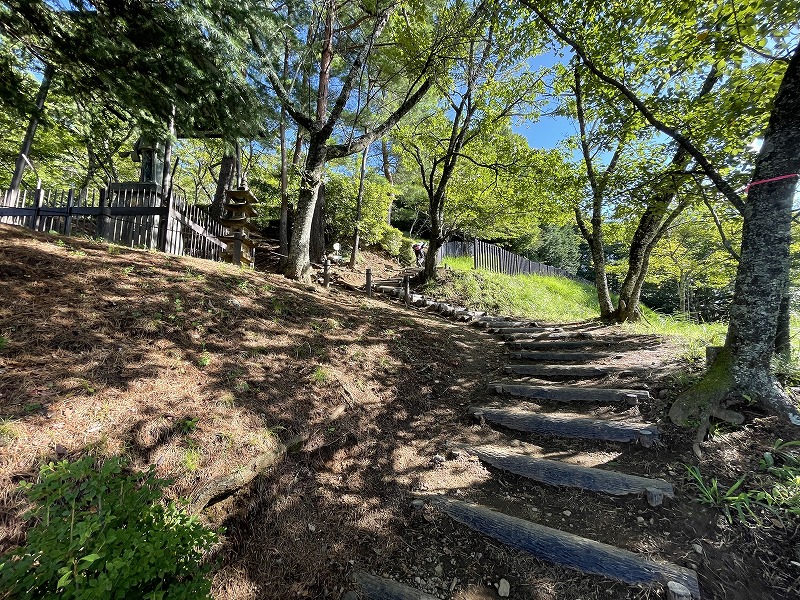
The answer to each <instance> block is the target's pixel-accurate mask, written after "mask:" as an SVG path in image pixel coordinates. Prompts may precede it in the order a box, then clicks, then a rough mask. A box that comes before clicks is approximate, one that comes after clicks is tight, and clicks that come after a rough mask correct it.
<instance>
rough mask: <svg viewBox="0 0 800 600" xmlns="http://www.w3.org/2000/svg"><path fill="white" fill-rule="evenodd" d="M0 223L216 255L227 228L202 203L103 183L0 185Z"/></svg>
mask: <svg viewBox="0 0 800 600" xmlns="http://www.w3.org/2000/svg"><path fill="white" fill-rule="evenodd" d="M0 223H8V224H11V225H20V226H23V227H29V228H31V229H33V230H35V231H56V232H58V233H60V234H63V235H85V236H89V237H96V238H102V239H104V240H106V241H108V242H111V243H114V244H119V245H122V246H130V247H141V248H150V249H154V248H157V249H159V250H161V251H163V252H167V253H169V254H176V255H179V256H181V255H187V256H194V257H197V258H207V259H211V260H220V257H221V255H222V251H223V250H224V249H225V243H224V242H222V241H221V240H220V239H219V238H220V237H221V236H222V235H224V234H225V228H224V227H223V226H222V225H220V224H219V223H218V222H216V221H214V220H212V219H211V217H210V216H209V215H208V213H207V212H205V211H204V210H203V208H201V207H198V206H190V205H188V204H186V201H185V200H184V199H183V198H181V197H179V196H173V197H172V198H171V200H170V202H169V203H168V204H167V203H163V202H162V198H161V194H160V193H159V192H158V191H157V190H156V189H155V188H154V187H153V186H148V185H139V186H135V185H134V186H128V185H126V186H124V187H123V186H121V185H112V186H110V187H109V188H107V189H84V190H79V191H76V190H61V191H55V190H44V189H37V190H33V191H28V190H20V191H18V192H11V191H10V190H5V191H0Z"/></svg>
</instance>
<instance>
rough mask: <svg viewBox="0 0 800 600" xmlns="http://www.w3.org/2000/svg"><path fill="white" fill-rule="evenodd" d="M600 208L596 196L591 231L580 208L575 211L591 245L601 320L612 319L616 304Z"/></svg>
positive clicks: (585, 236) (590, 250) (581, 228)
mask: <svg viewBox="0 0 800 600" xmlns="http://www.w3.org/2000/svg"><path fill="white" fill-rule="evenodd" d="M600 208H601V206H600V202H599V199H598V197H597V195H596V194H595V198H594V208H593V209H592V229H591V231H590V230H589V228H588V227H586V223H585V222H584V220H583V216H582V215H581V210H580V209H579V208H576V209H575V221H576V222H577V224H578V229H580V232H581V235H583V239H585V240H586V243H587V244H588V245H589V253H590V255H591V257H592V266H593V267H594V286H595V289H596V290H597V301H598V303H599V305H600V318H601V319H610V318H611V317H612V315H613V314H614V304H613V303H612V302H611V292H610V291H609V289H608V276H607V275H606V255H605V250H604V248H603V219H602V215H601V211H600Z"/></svg>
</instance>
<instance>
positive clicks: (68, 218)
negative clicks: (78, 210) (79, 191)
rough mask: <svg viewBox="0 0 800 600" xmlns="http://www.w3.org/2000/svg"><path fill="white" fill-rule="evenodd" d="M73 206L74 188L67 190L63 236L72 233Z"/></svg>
mask: <svg viewBox="0 0 800 600" xmlns="http://www.w3.org/2000/svg"><path fill="white" fill-rule="evenodd" d="M74 206H75V188H69V192H67V214H66V215H65V216H64V235H69V234H70V232H71V231H72V208H73V207H74Z"/></svg>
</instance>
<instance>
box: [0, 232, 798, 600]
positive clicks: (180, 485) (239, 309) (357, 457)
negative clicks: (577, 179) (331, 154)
mask: <svg viewBox="0 0 800 600" xmlns="http://www.w3.org/2000/svg"><path fill="white" fill-rule="evenodd" d="M0 336H2V338H3V339H4V340H5V345H4V346H0V418H2V419H3V421H2V422H1V423H2V428H0V550H4V549H7V548H8V547H10V546H12V545H14V544H17V543H19V542H20V541H22V539H24V530H23V528H22V522H21V520H20V515H21V512H22V511H23V510H24V505H23V502H22V498H21V496H20V494H19V493H18V492H17V491H16V487H15V484H16V483H17V482H18V481H20V480H22V479H30V478H32V477H34V476H35V473H36V471H37V466H38V464H40V462H41V461H43V460H49V459H55V458H59V457H75V456H78V455H80V454H82V453H85V452H92V453H95V454H98V455H111V454H124V455H126V456H128V457H130V459H131V460H132V461H133V464H134V465H135V466H136V467H139V468H143V467H145V466H146V465H148V464H156V465H157V466H158V472H159V474H160V475H162V476H166V477H170V478H173V479H174V480H175V483H174V484H173V486H172V487H171V488H170V494H171V495H172V496H174V497H178V496H191V495H192V494H193V493H195V492H196V491H197V490H198V489H199V488H200V487H201V486H202V485H203V484H204V483H205V482H206V481H208V480H209V479H210V478H212V477H215V476H217V475H220V474H226V473H230V472H231V471H233V470H235V469H236V468H238V467H239V466H240V465H242V464H245V463H246V462H247V461H248V460H250V459H252V458H253V457H255V456H257V455H258V454H260V453H262V452H264V451H266V450H268V449H270V448H272V447H274V446H275V445H276V442H277V441H278V440H284V441H285V440H287V439H290V438H291V437H292V436H294V435H296V434H298V433H307V434H308V436H309V438H308V442H307V443H306V444H305V445H304V446H303V447H302V448H301V449H300V450H299V451H297V452H295V453H293V454H291V455H290V456H289V457H288V458H287V460H286V461H284V462H283V463H282V464H280V465H279V466H278V467H277V468H275V469H273V470H272V471H271V472H270V473H269V475H268V476H266V477H262V478H260V479H258V480H256V482H255V484H254V485H253V486H252V487H251V488H249V489H248V490H246V491H245V492H244V493H242V494H239V495H236V496H233V497H231V498H229V499H228V500H225V501H223V502H222V503H219V504H217V505H215V506H214V507H212V508H211V509H209V510H208V511H207V513H206V518H207V519H208V520H209V521H210V522H211V523H212V524H214V525H222V526H224V527H225V528H226V534H225V535H224V536H223V540H222V542H221V544H220V546H219V548H217V550H216V552H215V557H214V558H215V559H216V560H217V561H218V563H219V568H218V569H217V570H216V572H215V579H214V595H215V597H216V598H224V599H234V598H236V599H245V598H247V599H250V598H303V597H308V598H340V597H341V596H342V594H343V593H344V592H346V591H347V590H348V589H350V587H351V583H350V579H349V576H350V573H351V571H352V570H353V569H354V568H360V569H365V570H367V571H372V572H375V573H378V574H387V575H391V576H392V577H394V578H397V579H400V580H402V581H404V582H406V583H409V584H411V585H416V586H418V587H426V588H428V589H435V590H436V593H437V594H438V595H439V596H440V597H452V598H461V599H463V600H476V599H478V598H493V597H497V596H496V592H495V590H494V586H495V585H496V584H497V583H498V581H499V580H500V578H504V579H506V580H508V581H510V582H511V597H512V598H533V599H536V600H551V599H556V598H557V599H565V600H566V599H575V598H583V599H584V600H587V599H590V598H597V599H599V598H631V599H633V598H655V597H658V591H657V590H644V589H636V588H629V587H628V586H626V585H623V584H619V583H616V582H613V581H609V580H606V579H603V578H600V577H589V576H582V575H580V574H577V573H575V572H573V571H568V570H565V569H560V568H557V567H553V566H550V565H547V564H543V563H539V562H537V561H535V560H532V559H529V558H527V557H525V556H523V555H521V554H520V553H517V552H513V551H510V550H507V549H505V548H503V547H501V546H500V545H499V544H497V543H495V542H492V541H490V540H488V539H484V538H481V537H480V536H477V535H476V534H474V533H472V532H470V531H469V530H467V529H466V528H464V527H462V526H460V525H456V524H453V523H451V522H450V521H449V520H448V519H446V518H442V517H441V515H438V514H436V513H435V512H434V511H431V510H429V509H428V508H427V507H426V508H424V509H417V508H414V507H413V506H412V500H413V499H414V498H415V497H416V496H424V495H425V494H427V493H432V492H445V493H450V494H454V495H464V496H465V497H476V496H478V497H479V496H481V495H487V496H488V495H490V494H491V495H492V496H499V495H503V496H504V497H506V498H507V500H508V502H509V503H513V504H514V505H515V506H517V507H520V506H523V507H524V506H527V507H529V509H530V511H529V512H531V514H533V513H534V512H535V513H537V514H538V518H539V519H541V520H542V521H543V522H548V521H552V522H558V523H559V526H563V527H567V528H570V527H571V528H573V529H575V530H579V531H584V532H587V533H594V534H596V536H598V537H602V536H603V535H605V534H606V533H609V531H610V530H611V532H612V533H614V531H616V533H614V535H615V536H616V537H619V538H620V540H619V543H620V544H621V545H624V546H625V547H628V548H630V549H634V550H637V551H647V552H649V553H652V555H653V556H654V557H663V558H665V559H668V560H672V561H676V562H682V563H683V562H686V561H693V562H699V563H701V565H700V569H701V577H702V579H701V583H702V585H703V587H704V591H705V592H706V594H707V596H706V597H714V598H725V597H731V598H739V597H748V596H742V595H735V594H734V595H727V594H726V590H732V589H741V590H748V589H749V590H751V591H752V593H753V594H755V595H752V594H751V595H750V597H758V598H776V599H777V598H784V597H786V598H788V597H792V596H791V594H792V593H793V592H792V589H793V588H792V586H795V588H794V589H797V587H796V586H797V585H798V580H797V579H794V580H793V579H792V577H793V576H794V575H792V571H791V569H790V568H788V567H787V564H786V563H787V562H788V560H789V559H790V558H789V557H791V555H792V552H793V551H794V550H793V548H794V544H797V541H798V540H797V532H796V531H795V530H789V529H788V528H785V529H780V530H778V529H777V525H776V526H775V527H776V529H775V532H773V533H775V537H774V539H773V538H772V537H770V538H764V537H763V536H762V537H761V538H759V537H756V536H750V535H748V534H746V533H741V532H740V531H739V530H733V529H731V528H729V527H727V526H726V525H725V524H724V523H720V522H719V519H718V518H717V513H716V512H714V511H710V510H707V509H704V508H702V507H700V506H698V505H697V504H696V503H692V502H691V497H692V495H691V494H692V492H691V489H690V488H689V486H688V484H686V482H685V479H684V478H683V471H682V469H683V467H682V466H681V462H688V461H690V460H691V457H690V455H689V453H688V449H689V447H690V443H689V440H690V436H687V435H684V434H682V433H681V432H677V431H672V430H669V431H668V432H667V433H666V435H665V436H664V439H665V443H666V446H665V447H664V448H660V449H657V450H656V451H655V452H656V454H655V456H656V458H657V459H658V460H654V461H653V462H652V464H637V465H635V466H636V467H637V469H638V468H642V469H644V470H647V469H650V470H652V471H653V474H654V475H662V474H663V475H665V476H668V477H669V478H670V479H671V480H673V481H674V482H675V483H676V486H677V487H678V488H679V491H680V492H681V495H680V497H681V498H683V499H682V500H680V501H679V502H676V503H674V504H673V505H671V506H669V507H666V508H665V509H664V510H662V511H661V512H656V511H653V510H650V509H649V508H646V507H645V506H646V505H644V503H643V501H641V500H638V499H632V500H630V501H626V502H625V503H623V504H622V505H620V504H618V503H617V502H616V501H614V500H612V499H611V498H606V497H603V496H598V495H593V494H590V493H587V492H575V491H571V490H558V489H555V490H554V489H552V488H548V487H546V486H542V485H536V484H531V483H529V482H525V481H523V480H522V479H521V478H518V477H516V476H512V475H502V476H500V477H497V472H490V470H488V469H487V468H486V467H484V466H482V465H481V464H480V463H479V462H478V461H477V460H476V459H474V458H470V457H468V456H466V455H463V454H456V453H451V452H448V444H449V443H451V442H452V441H460V442H470V441H472V440H475V439H479V438H480V439H483V440H485V439H486V436H487V433H488V434H491V431H490V430H487V429H486V428H485V426H481V425H480V424H477V423H475V422H474V420H472V419H471V418H470V417H469V416H468V414H467V408H468V407H469V406H470V405H472V404H476V403H479V402H483V401H485V400H486V391H485V390H486V384H487V382H488V381H490V380H493V379H496V378H498V376H499V374H500V365H501V352H502V346H501V344H499V343H498V342H497V340H496V339H493V338H492V337H491V336H490V335H489V334H486V333H483V332H480V331H477V330H475V329H472V328H467V327H465V326H463V325H458V324H454V323H450V322H447V321H444V320H442V319H440V318H437V317H434V316H428V315H426V314H424V313H420V312H415V311H406V310H404V309H403V308H401V307H399V306H398V305H396V304H391V303H389V302H387V301H385V300H381V299H374V300H367V299H366V298H364V297H363V296H359V295H355V294H350V293H347V292H344V291H337V290H335V289H332V290H331V291H329V292H325V291H323V290H321V289H320V288H319V287H309V286H303V285H295V284H293V283H291V282H288V281H287V280H286V279H284V278H282V277H280V276H275V275H269V274H264V273H253V272H245V271H240V270H238V269H236V268H233V267H231V266H228V265H222V264H217V263H211V262H207V261H201V260H194V259H186V258H180V259H179V258H175V257H170V256H165V255H162V254H157V253H149V252H146V251H141V250H130V249H124V248H119V247H114V246H109V245H108V244H105V243H95V242H92V241H83V240H77V239H74V238H63V239H62V238H59V237H58V236H47V235H39V234H32V233H30V232H28V231H26V230H22V229H17V228H12V227H9V226H0ZM656 360H657V361H660V362H659V365H656V366H659V367H661V366H663V367H664V369H666V370H669V369H668V364H669V362H670V358H669V356H667V355H660V356H658V357H656V358H653V361H656ZM653 361H651V362H653ZM653 364H654V365H655V362H653ZM662 375H663V373H662ZM662 404H663V403H662ZM341 408H343V409H344V412H343V414H342V415H341V416H340V417H339V418H338V419H337V420H336V421H334V422H333V423H330V424H327V423H326V421H327V419H328V418H329V415H331V414H332V413H335V412H338V411H339V410H340V409H341ZM662 408H663V406H661V405H654V406H649V407H643V410H649V411H652V412H651V414H650V415H649V416H651V417H653V418H656V419H657V418H658V414H657V413H658V411H659V410H661V409H662ZM760 423H761V424H759V425H757V426H756V428H761V429H769V427H768V425H769V423H766V425H765V423H764V421H763V420H762V421H761V422H760ZM759 431H760V429H759ZM773 433H774V432H773V431H772V430H771V429H770V430H769V431H767V432H765V433H764V434H763V435H756V436H753V437H752V440H753V441H750V440H749V439H748V441H744V440H740V439H737V438H729V439H732V440H733V441H732V442H730V443H727V442H725V441H724V440H723V442H719V443H717V444H716V445H713V446H712V447H710V448H709V455H708V456H709V458H708V460H709V461H710V462H709V465H710V464H712V463H713V464H714V465H717V466H719V465H723V464H727V465H728V466H727V468H728V469H729V470H730V476H731V477H733V475H734V474H735V473H736V472H737V470H739V469H741V468H742V465H745V466H746V467H748V468H750V467H752V468H755V466H754V463H756V462H757V460H758V457H759V456H760V452H761V451H762V450H763V447H764V445H765V444H768V443H769V440H770V439H772V438H771V437H770V436H772V435H773ZM491 435H496V437H497V439H498V440H499V439H500V438H501V437H502V435H501V434H499V433H498V434H491ZM734 435H740V434H739V433H734ZM531 443H538V442H537V440H535V439H532V440H531ZM559 454H561V455H564V456H567V455H570V454H572V455H574V457H575V462H581V461H582V460H583V459H585V458H587V457H588V459H592V460H595V461H596V462H597V463H599V464H602V463H605V464H609V463H610V462H611V461H613V460H615V457H618V455H619V452H617V449H616V448H615V447H614V446H613V444H612V445H609V444H605V445H599V446H598V447H596V448H592V449H590V450H589V454H587V456H579V453H578V452H576V451H575V449H574V447H570V446H569V445H565V446H564V447H563V449H560V450H559ZM617 460H618V459H617ZM665 464H666V465H669V467H668V468H669V471H667V472H663V473H662V470H663V469H664V465H665ZM622 467H623V468H624V467H625V465H624V464H623V465H622ZM723 473H724V474H727V473H725V472H723ZM596 509H602V510H604V511H606V512H609V513H613V512H614V511H616V512H618V513H619V515H618V519H619V521H618V523H619V524H623V525H624V527H623V526H622V525H620V526H618V523H617V522H613V523H609V522H606V521H605V520H603V519H600V518H598V517H597V515H598V514H600V513H599V512H598V510H596ZM564 511H568V512H570V514H571V515H574V516H573V517H572V518H569V517H567V516H564V514H565V513H564ZM638 516H643V517H644V518H645V519H646V522H647V524H646V525H644V526H642V525H641V524H639V523H638V521H637V517H638ZM617 534H618V535H617ZM623 534H624V535H623ZM704 540H707V542H708V543H707V542H706V541H704ZM775 540H778V541H779V543H778V542H776V541H775ZM692 542H702V543H703V545H704V547H705V548H707V552H708V555H707V557H706V558H702V557H698V556H696V555H693V554H692ZM756 548H758V549H759V552H760V554H761V555H760V556H759V558H758V559H757V560H754V559H753V558H752V556H753V554H754V553H755V549H756ZM787 594H788V595H787Z"/></svg>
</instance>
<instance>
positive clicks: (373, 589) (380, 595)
mask: <svg viewBox="0 0 800 600" xmlns="http://www.w3.org/2000/svg"><path fill="white" fill-rule="evenodd" d="M353 579H354V580H355V582H356V584H357V585H358V587H359V590H360V592H361V594H360V598H362V599H363V600H438V598H436V596H431V595H430V594H426V593H425V592H421V591H419V590H417V589H414V588H412V587H410V586H407V585H404V584H402V583H398V582H396V581H392V580H391V579H384V578H383V577H376V576H375V575H370V574H369V573H364V572H363V571H359V572H357V573H355V574H354V575H353Z"/></svg>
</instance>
